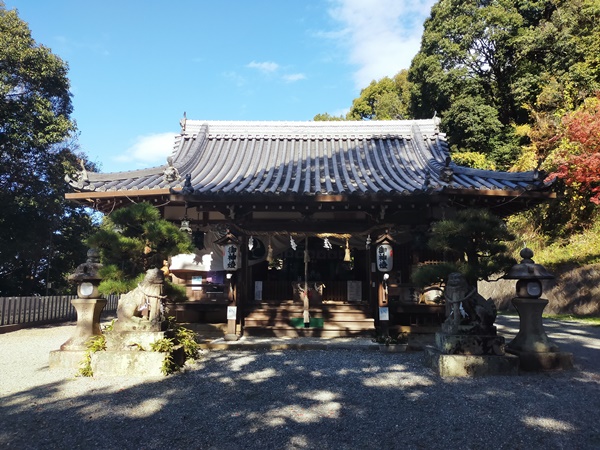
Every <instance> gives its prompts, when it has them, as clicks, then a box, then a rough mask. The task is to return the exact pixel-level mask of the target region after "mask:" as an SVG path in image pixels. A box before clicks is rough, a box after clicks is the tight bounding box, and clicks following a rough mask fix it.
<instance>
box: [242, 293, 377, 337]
mask: <svg viewBox="0 0 600 450" xmlns="http://www.w3.org/2000/svg"><path fill="white" fill-rule="evenodd" d="M309 312H310V322H309V325H310V327H308V328H305V327H304V319H303V307H302V303H301V302H299V301H295V302H294V301H291V300H289V301H281V302H261V303H256V304H253V305H251V306H250V307H249V308H248V312H247V314H246V317H245V319H244V326H243V332H244V335H246V336H275V337H284V336H287V337H323V338H334V337H352V336H363V337H364V336H374V334H375V322H374V320H373V318H372V317H371V314H370V313H369V310H368V309H367V307H366V306H364V305H362V304H352V303H343V302H325V303H320V304H312V305H310V308H309Z"/></svg>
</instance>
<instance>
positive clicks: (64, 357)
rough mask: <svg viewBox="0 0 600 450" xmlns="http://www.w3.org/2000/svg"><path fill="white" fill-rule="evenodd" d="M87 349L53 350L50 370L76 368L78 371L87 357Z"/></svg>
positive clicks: (49, 364)
mask: <svg viewBox="0 0 600 450" xmlns="http://www.w3.org/2000/svg"><path fill="white" fill-rule="evenodd" d="M85 354H86V351H85V350H53V351H51V352H50V359H49V361H48V366H49V368H50V370H62V369H67V370H74V371H75V372H77V371H78V370H79V368H80V367H81V363H82V362H83V360H84V359H85Z"/></svg>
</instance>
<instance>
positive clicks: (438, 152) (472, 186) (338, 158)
mask: <svg viewBox="0 0 600 450" xmlns="http://www.w3.org/2000/svg"><path fill="white" fill-rule="evenodd" d="M448 156H449V153H448V146H447V143H446V140H445V136H444V134H443V133H440V132H439V131H438V122H437V121H436V119H431V120H399V121H356V122H343V121H341V122H231V121H223V122H218V121H195V120H187V121H185V122H182V132H181V134H180V135H178V136H176V137H175V139H174V150H173V154H172V166H173V167H172V168H170V169H169V165H168V164H167V165H164V166H160V167H154V168H150V169H146V170H136V171H130V172H120V173H106V174H102V173H88V174H85V175H84V176H83V177H80V180H79V181H78V182H74V181H73V180H71V184H72V186H74V187H75V188H77V190H80V191H95V192H102V191H118V192H121V191H123V192H127V191H133V190H146V189H150V190H152V189H172V190H173V191H174V192H179V190H181V189H182V188H184V181H185V178H186V176H188V178H189V182H190V183H191V187H190V186H189V185H188V187H187V190H186V193H187V194H188V195H189V194H191V193H192V189H193V195H194V196H196V197H198V198H203V197H206V198H209V197H214V196H223V195H227V196H238V195H240V196H241V195H245V196H247V195H254V194H255V195H274V196H275V195H291V196H300V197H302V196H313V195H315V194H330V195H340V194H341V195H360V194H366V195H371V194H378V195H381V194H394V195H411V194H415V193H423V192H440V191H444V190H448V189H449V190H452V191H454V190H467V191H469V190H473V191H477V190H499V191H505V190H508V191H513V192H514V191H526V190H537V189H540V188H542V187H543V183H542V181H541V180H540V178H539V177H538V174H537V173H535V172H522V173H507V172H493V171H483V170H475V169H469V168H465V167H460V166H457V165H456V164H454V163H453V162H451V161H450V160H449V159H448ZM175 169H176V170H175ZM169 172H171V174H169ZM173 173H174V174H175V176H174V177H173V176H171V177H170V175H172V174H173ZM82 178H84V179H82Z"/></svg>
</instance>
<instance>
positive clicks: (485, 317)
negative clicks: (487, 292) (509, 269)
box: [442, 272, 496, 335]
mask: <svg viewBox="0 0 600 450" xmlns="http://www.w3.org/2000/svg"><path fill="white" fill-rule="evenodd" d="M444 297H445V299H446V305H447V308H448V311H447V316H448V317H447V319H446V321H445V322H444V323H443V325H442V330H443V331H444V332H446V333H449V334H479V335H495V334H496V329H495V327H494V322H495V320H496V305H495V304H494V302H493V301H492V300H491V299H488V300H486V299H484V298H483V297H482V296H481V295H479V293H478V292H477V289H475V288H474V287H471V286H469V284H468V283H467V280H466V279H465V277H464V275H463V274H461V273H458V272H454V273H451V274H450V275H449V276H448V282H447V283H446V288H445V290H444Z"/></svg>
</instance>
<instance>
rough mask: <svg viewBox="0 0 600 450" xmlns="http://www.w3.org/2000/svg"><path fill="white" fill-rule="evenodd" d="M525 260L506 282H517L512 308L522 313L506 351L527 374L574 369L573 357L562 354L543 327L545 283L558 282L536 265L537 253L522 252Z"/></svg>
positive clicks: (513, 270)
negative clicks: (516, 330) (546, 281)
mask: <svg viewBox="0 0 600 450" xmlns="http://www.w3.org/2000/svg"><path fill="white" fill-rule="evenodd" d="M520 255H521V258H523V260H522V261H521V262H520V263H519V264H515V265H514V266H513V267H512V268H511V269H510V270H509V271H508V273H507V274H506V275H504V278H505V279H509V280H517V284H516V294H517V296H516V297H515V298H513V300H512V304H513V305H514V307H515V309H516V310H517V312H518V313H519V320H520V323H519V332H518V333H517V335H516V337H515V338H514V339H513V340H512V341H511V342H510V343H509V344H508V345H507V346H506V351H507V352H509V353H512V354H514V355H517V356H518V357H519V365H520V367H521V369H523V370H532V371H538V370H557V369H569V368H572V367H573V355H572V354H571V353H564V352H559V350H558V347H557V346H556V345H555V344H553V343H552V342H551V341H550V339H549V338H548V336H547V335H546V332H545V331H544V325H543V323H542V313H543V311H544V308H545V307H546V305H547V304H548V300H546V299H544V298H540V297H541V296H542V280H551V279H553V278H554V275H552V274H551V273H550V272H548V271H547V270H546V269H545V268H544V266H542V265H541V264H536V263H535V262H534V261H533V259H532V258H533V251H531V249H529V248H524V249H523V250H521V253H520Z"/></svg>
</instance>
